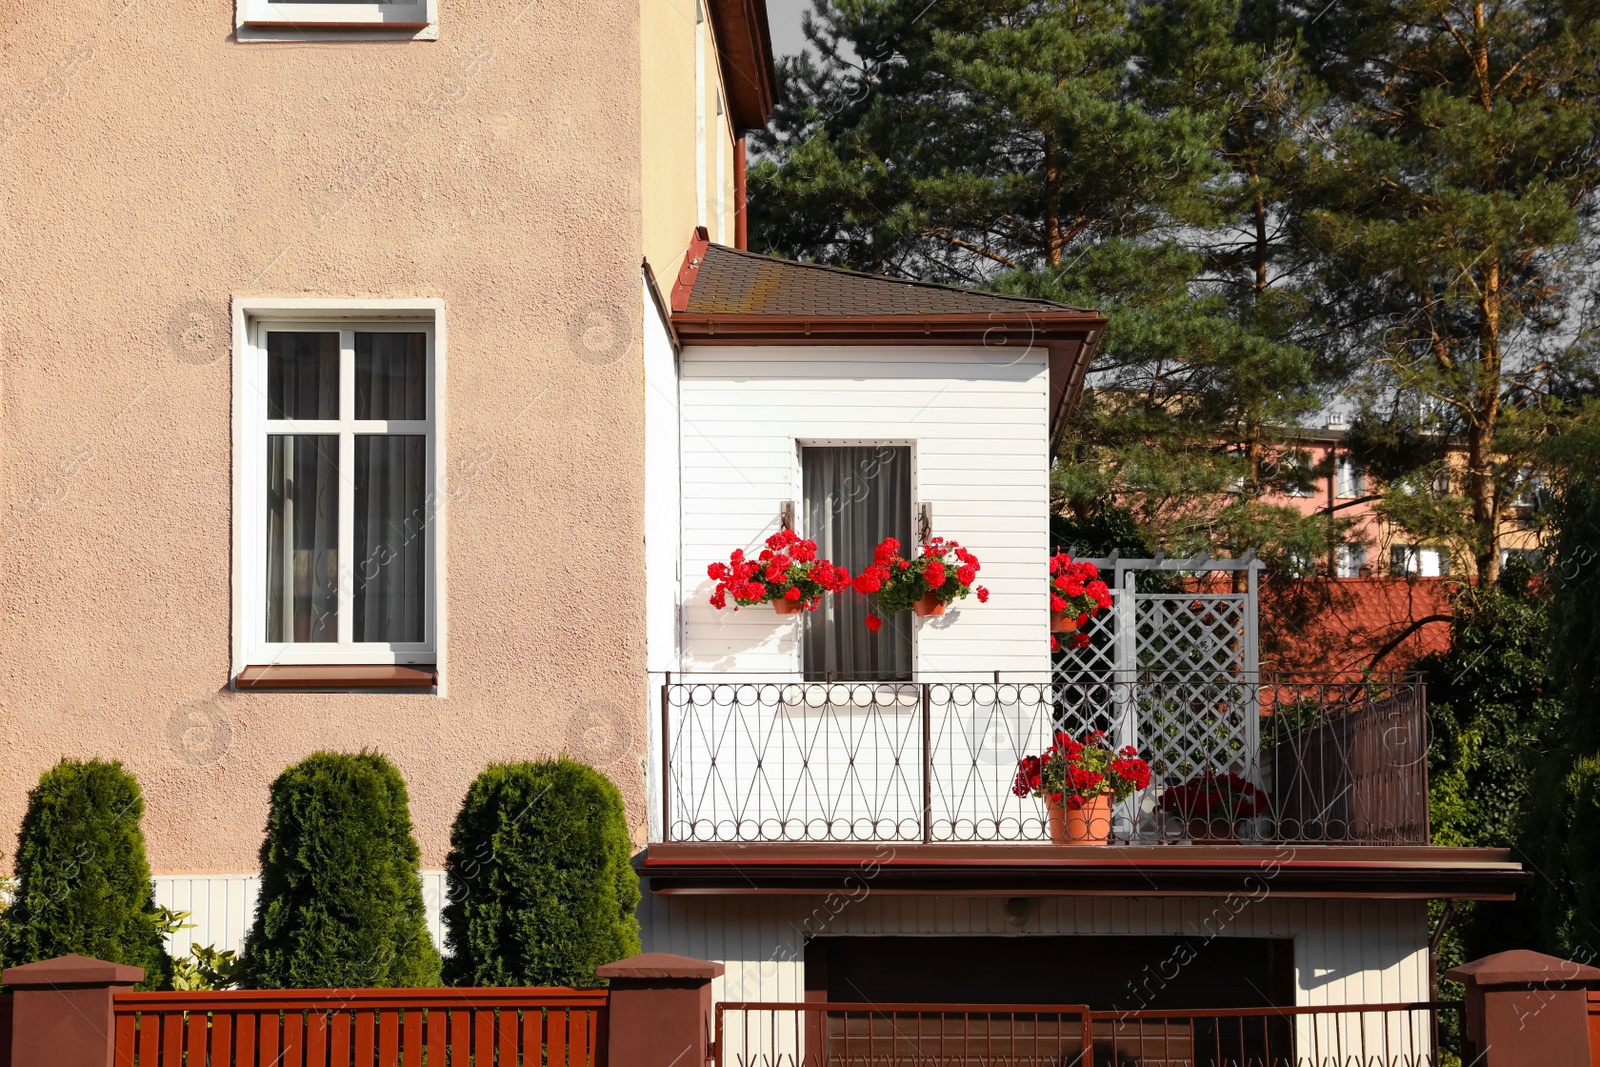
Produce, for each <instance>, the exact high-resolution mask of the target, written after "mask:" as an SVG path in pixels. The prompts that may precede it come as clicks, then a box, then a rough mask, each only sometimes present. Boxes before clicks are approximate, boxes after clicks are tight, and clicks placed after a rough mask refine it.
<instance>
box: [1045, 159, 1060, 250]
mask: <svg viewBox="0 0 1600 1067" xmlns="http://www.w3.org/2000/svg"><path fill="white" fill-rule="evenodd" d="M1063 244H1064V241H1063V240H1062V236H1061V169H1060V164H1059V162H1058V160H1057V159H1056V138H1055V135H1054V134H1052V133H1049V132H1046V133H1045V135H1044V258H1045V262H1046V263H1048V264H1049V265H1050V266H1052V267H1059V266H1061V252H1062V245H1063Z"/></svg>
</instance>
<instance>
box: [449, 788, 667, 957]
mask: <svg viewBox="0 0 1600 1067" xmlns="http://www.w3.org/2000/svg"><path fill="white" fill-rule="evenodd" d="M631 852H632V846H631V844H630V842H629V838H628V826H627V820H626V817H625V813H624V811H623V805H622V795H621V794H620V793H618V792H617V787H616V786H614V785H612V784H611V781H610V780H609V779H607V778H606V777H605V775H603V774H601V773H600V772H599V771H597V770H595V769H594V768H592V767H589V766H586V765H584V764H582V763H576V762H574V761H572V760H568V759H559V760H553V761H548V762H544V763H497V764H492V765H490V766H489V767H486V768H485V769H484V771H483V773H482V774H480V775H478V777H477V778H476V779H475V780H474V781H473V783H472V786H471V788H469V789H468V790H467V796H466V799H465V800H463V801H462V804H461V812H460V814H459V815H457V816H456V821H455V826H454V828H453V829H452V830H451V834H450V854H449V856H448V857H446V859H445V880H446V886H447V889H448V897H449V899H448V903H447V904H446V905H445V909H444V920H445V924H446V927H447V934H446V943H447V945H448V947H449V949H450V951H451V953H452V954H451V956H450V958H449V960H448V961H447V964H446V977H447V978H448V979H449V980H450V982H451V984H452V985H477V986H499V985H558V986H561V985H564V986H591V985H596V984H603V982H600V981H599V980H597V979H596V978H595V974H594V970H595V968H596V967H597V966H599V965H601V964H603V963H610V962H612V961H614V960H618V959H622V958H623V957H625V956H631V955H634V954H635V953H637V952H638V951H639V920H638V917H637V916H636V915H635V909H637V908H638V906H639V878H638V875H637V874H635V873H634V870H633V867H632V865H631V864H630V863H629V862H628V858H629V855H630V853H631Z"/></svg>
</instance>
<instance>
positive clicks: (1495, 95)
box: [1296, 0, 1600, 584]
mask: <svg viewBox="0 0 1600 1067" xmlns="http://www.w3.org/2000/svg"><path fill="white" fill-rule="evenodd" d="M1303 32H1304V33H1305V35H1306V39H1307V41H1308V47H1307V49H1306V55H1307V56H1308V57H1311V58H1312V59H1313V60H1314V62H1315V72H1316V74H1317V76H1318V78H1319V80H1320V82H1321V83H1322V84H1324V85H1325V86H1326V87H1327V89H1328V91H1329V93H1330V104H1329V106H1327V107H1325V108H1322V109H1319V110H1318V111H1316V112H1315V113H1313V114H1311V115H1309V116H1307V117H1306V118H1305V119H1304V120H1303V121H1301V122H1300V123H1299V125H1300V129H1301V133H1302V141H1303V144H1304V145H1305V148H1306V150H1307V155H1308V159H1309V160H1310V172H1311V176H1310V178H1309V179H1308V181H1307V184H1306V186H1305V188H1304V190H1303V192H1302V194H1301V195H1300V196H1299V198H1298V199H1299V210H1298V212H1297V216H1296V217H1297V225H1298V226H1300V227H1301V228H1302V229H1303V231H1304V233H1305V234H1306V236H1307V238H1308V240H1309V241H1310V243H1311V244H1312V245H1313V246H1314V247H1315V248H1316V249H1317V250H1319V251H1320V252H1321V253H1322V255H1321V257H1320V258H1318V259H1316V260H1315V261H1314V264H1315V269H1316V273H1317V279H1316V280H1317V283H1318V284H1317V292H1318V294H1319V300H1320V307H1321V313H1322V316H1323V318H1325V319H1326V320H1327V321H1329V322H1331V323H1334V324H1337V325H1339V326H1340V333H1341V335H1342V343H1343V344H1344V346H1345V347H1346V350H1347V351H1348V352H1349V353H1350V355H1351V356H1352V357H1353V358H1355V359H1356V360H1358V361H1359V362H1360V364H1361V365H1363V367H1364V369H1363V371H1362V373H1361V375H1360V384H1361V387H1362V388H1363V390H1364V392H1365V396H1366V399H1365V405H1364V406H1365V411H1364V421H1365V422H1367V423H1369V424H1372V425H1373V426H1374V427H1376V429H1375V431H1374V432H1373V433H1372V434H1371V436H1374V437H1376V438H1378V439H1380V440H1390V441H1392V440H1393V439H1395V438H1396V437H1403V436H1406V435H1409V436H1410V437H1411V438H1412V439H1413V440H1414V441H1415V440H1421V439H1424V438H1428V439H1431V440H1432V441H1433V442H1435V447H1433V448H1422V449H1417V450H1414V451H1413V452H1412V453H1411V455H1410V466H1411V467H1412V468H1414V469H1415V468H1420V467H1422V466H1425V465H1428V464H1434V463H1436V462H1437V457H1436V455H1435V453H1436V452H1437V451H1438V447H1439V446H1442V444H1443V443H1444V442H1447V441H1459V442H1460V443H1461V445H1462V446H1463V447H1464V450H1465V455H1466V467H1465V470H1464V472H1463V479H1462V484H1461V485H1459V486H1457V487H1456V492H1454V493H1449V494H1444V497H1445V503H1447V504H1448V503H1454V505H1455V507H1454V508H1451V507H1443V508H1435V509H1434V514H1432V515H1431V516H1430V515H1429V514H1427V513H1425V512H1424V511H1422V510H1419V509H1418V508H1416V507H1414V506H1412V505H1413V504H1414V503H1415V500H1416V497H1417V495H1418V494H1417V493H1416V492H1415V487H1414V486H1412V487H1410V488H1412V490H1413V491H1412V492H1410V493H1405V492H1403V491H1402V492H1400V493H1397V494H1393V495H1389V496H1387V497H1386V499H1385V505H1386V506H1387V507H1390V508H1394V509H1398V513H1399V514H1400V516H1401V517H1403V518H1405V519H1406V521H1408V522H1410V523H1412V524H1418V525H1430V524H1431V525H1433V526H1434V527H1435V529H1434V531H1433V532H1436V533H1438V534H1439V535H1440V536H1444V537H1464V538H1465V539H1466V541H1467V544H1468V549H1469V553H1470V555H1471V557H1472V558H1473V559H1474V561H1475V565H1476V572H1477V574H1478V577H1479V580H1480V582H1482V583H1484V584H1488V583H1492V582H1493V581H1494V578H1495V576H1496V575H1497V573H1498V568H1499V554H1498V551H1497V550H1498V547H1499V543H1498V542H1499V534H1500V529H1501V522H1502V520H1503V519H1504V517H1505V514H1506V511H1507V508H1508V507H1509V506H1510V502H1511V501H1512V500H1513V499H1514V498H1515V497H1516V496H1517V495H1518V494H1519V492H1520V491H1521V489H1522V488H1523V485H1524V482H1525V479H1526V477H1527V471H1528V469H1529V467H1530V465H1531V464H1532V463H1533V462H1534V460H1535V458H1536V456H1537V447H1538V444H1539V442H1540V440H1541V439H1542V438H1543V437H1544V435H1545V434H1546V433H1547V432H1548V431H1549V429H1550V427H1551V423H1552V419H1553V418H1555V417H1557V416H1559V415H1560V413H1561V410H1562V408H1563V405H1562V404H1561V403H1560V401H1559V400H1558V399H1554V398H1558V397H1559V396H1560V395H1561V394H1562V393H1563V392H1564V391H1565V390H1566V389H1568V388H1569V387H1570V385H1571V384H1572V382H1573V381H1574V380H1577V379H1581V378H1583V377H1585V376H1592V374H1593V370H1594V363H1593V359H1592V352H1590V351H1589V350H1588V349H1587V348H1585V346H1584V345H1582V344H1581V343H1574V341H1575V339H1578V340H1581V339H1582V337H1583V336H1584V335H1585V334H1586V332H1587V331H1588V330H1589V329H1590V328H1591V326H1592V323H1591V322H1590V321H1589V320H1588V309H1587V308H1585V307H1583V306H1580V304H1579V303H1577V302H1576V301H1575V298H1576V297H1577V296H1578V295H1579V294H1580V293H1581V292H1582V286H1581V284H1580V282H1581V275H1582V271H1583V269H1584V267H1585V262H1586V257H1585V255H1584V251H1585V247H1584V246H1585V240H1586V238H1589V237H1591V236H1592V232H1591V230H1590V228H1589V227H1590V224H1591V223H1592V221H1593V216H1594V211H1595V206H1596V205H1595V197H1594V193H1595V188H1596V184H1597V183H1600V167H1596V166H1595V159H1596V156H1597V153H1600V108H1597V98H1596V93H1597V90H1600V81H1597V78H1596V71H1597V70H1600V9H1597V8H1596V7H1595V5H1594V4H1593V3H1589V2H1586V0H1507V2H1503V3H1495V4H1482V3H1477V4H1464V3H1456V2H1453V0H1350V2H1345V3H1338V4H1333V5H1331V6H1329V7H1328V8H1327V9H1326V10H1320V11H1311V10H1310V9H1307V10H1306V13H1305V25H1304V27H1303ZM1402 488H1404V487H1402Z"/></svg>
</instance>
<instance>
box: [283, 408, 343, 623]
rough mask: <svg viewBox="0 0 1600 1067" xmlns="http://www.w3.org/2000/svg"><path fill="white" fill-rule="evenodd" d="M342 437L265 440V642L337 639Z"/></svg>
mask: <svg viewBox="0 0 1600 1067" xmlns="http://www.w3.org/2000/svg"><path fill="white" fill-rule="evenodd" d="M338 460H339V439H338V438H337V437H335V436H332V435H324V434H316V435H310V434H272V435H270V436H269V437H268V438H267V472H266V473H267V561H266V562H267V567H266V575H267V618H266V630H267V640H268V641H273V642H319V641H337V640H338V639H339V584H338V574H339V462H338Z"/></svg>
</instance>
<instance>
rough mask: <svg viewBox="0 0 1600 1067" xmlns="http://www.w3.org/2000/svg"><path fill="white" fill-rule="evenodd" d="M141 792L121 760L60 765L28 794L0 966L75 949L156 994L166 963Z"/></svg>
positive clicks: (166, 971) (164, 979) (168, 963)
mask: <svg viewBox="0 0 1600 1067" xmlns="http://www.w3.org/2000/svg"><path fill="white" fill-rule="evenodd" d="M143 816H144V795H143V793H142V792H141V791H140V789H139V783H138V782H137V781H136V780H135V779H134V777H133V775H131V774H129V773H128V772H127V771H125V770H124V769H123V767H122V764H121V763H117V762H107V761H103V760H88V761H79V760H62V761H61V762H60V763H58V764H56V765H55V766H54V767H52V768H51V769H50V770H48V771H46V772H45V773H44V775H43V776H42V777H41V778H40V779H39V784H38V785H37V786H35V787H34V789H33V790H32V791H31V792H30V793H29V794H28V807H27V811H26V813H25V814H24V815H23V817H22V830H21V832H20V833H19V834H18V835H17V885H16V892H15V895H14V896H13V897H12V898H11V903H10V906H9V907H8V908H7V909H6V914H5V920H4V924H3V927H4V931H3V932H5V933H6V934H7V935H8V937H7V941H6V944H5V946H4V949H5V962H6V963H7V965H10V966H15V965H18V964H23V963H33V962H36V961H38V960H47V959H51V958H53V957H55V956H65V955H69V954H72V953H77V954H79V955H84V956H93V957H95V958H97V959H102V960H110V961H111V962H113V963H125V964H128V965H130V966H134V967H143V968H144V972H145V974H144V980H143V981H141V982H140V983H139V988H140V989H160V988H161V987H162V986H164V985H165V984H166V982H167V976H168V974H169V973H170V971H171V967H172V961H171V960H170V959H169V958H168V956H167V952H166V949H165V947H164V946H163V944H162V934H161V930H160V929H159V926H158V920H159V912H158V910H157V908H156V904H155V896H154V891H153V889H152V887H151V883H150V864H149V862H148V861H147V860H146V859H145V851H144V831H143V830H142V829H140V825H139V824H140V820H141V819H142V818H143Z"/></svg>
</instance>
